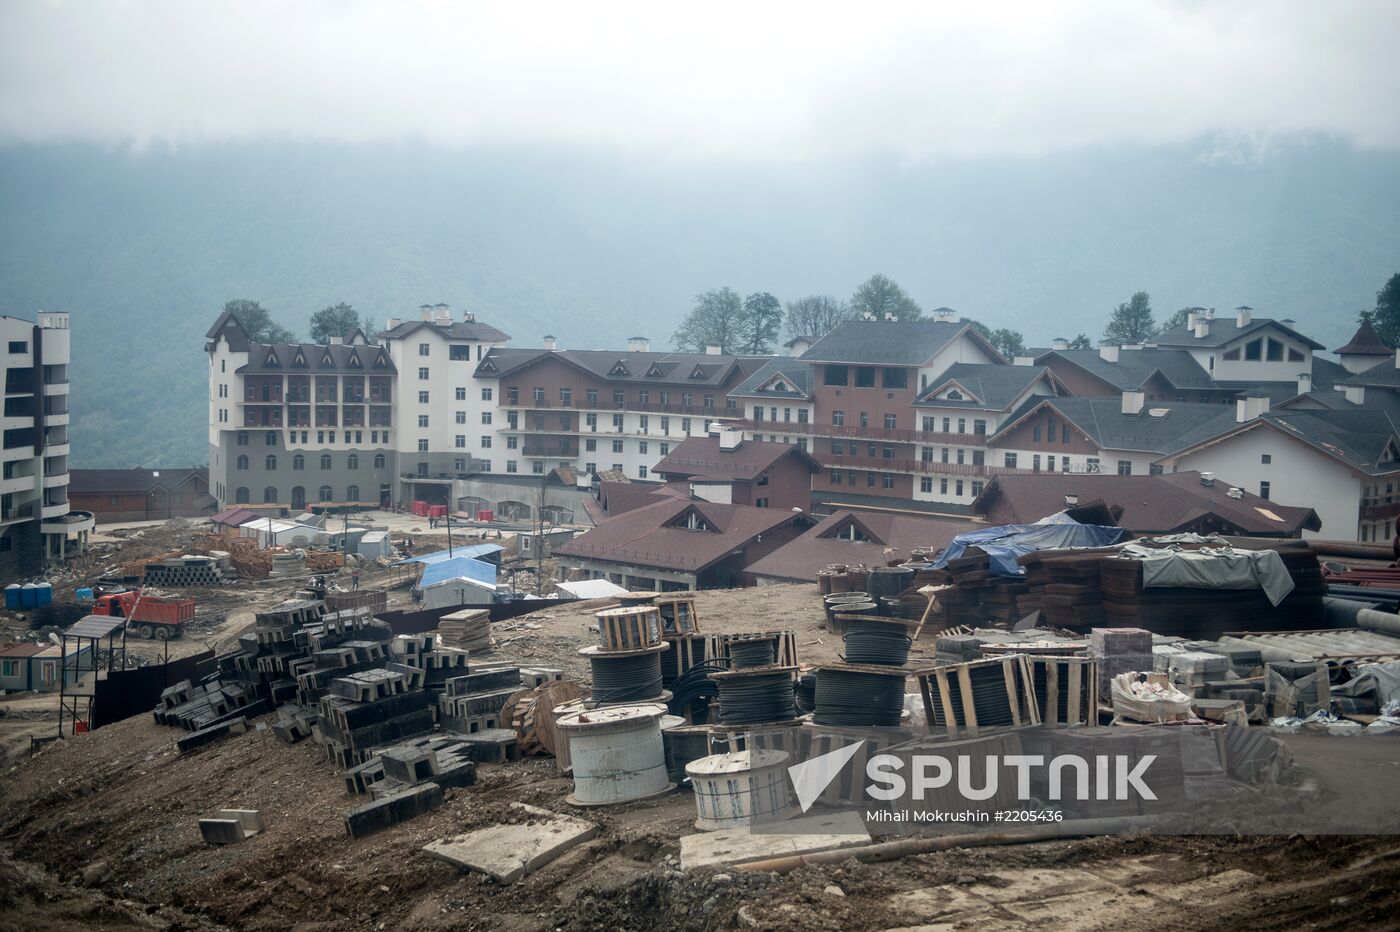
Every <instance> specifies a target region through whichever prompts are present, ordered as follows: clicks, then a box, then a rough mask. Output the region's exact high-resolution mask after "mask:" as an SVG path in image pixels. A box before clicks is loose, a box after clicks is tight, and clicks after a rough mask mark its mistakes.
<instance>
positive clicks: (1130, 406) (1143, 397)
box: [1123, 391, 1147, 417]
mask: <svg viewBox="0 0 1400 932" xmlns="http://www.w3.org/2000/svg"><path fill="white" fill-rule="evenodd" d="M1146 402H1147V394H1146V393H1145V392H1133V391H1128V392H1124V393H1123V413H1124V414H1130V415H1133V416H1134V417H1136V416H1137V415H1139V414H1141V413H1142V406H1143V405H1144V404H1145V403H1146Z"/></svg>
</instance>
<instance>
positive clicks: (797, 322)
mask: <svg viewBox="0 0 1400 932" xmlns="http://www.w3.org/2000/svg"><path fill="white" fill-rule="evenodd" d="M855 316H856V315H855V312H854V311H852V310H851V306H850V305H849V304H847V303H846V302H845V301H842V300H840V299H839V298H833V297H832V296H831V295H829V294H813V295H808V296H807V297H805V298H798V299H797V300H796V301H789V302H788V306H787V335H788V337H789V338H791V337H812V338H813V339H819V338H821V337H824V336H826V335H827V334H828V333H830V332H831V331H832V330H835V329H836V326H837V324H840V323H842V322H844V321H848V320H854V319H855Z"/></svg>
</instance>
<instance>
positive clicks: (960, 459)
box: [958, 447, 966, 466]
mask: <svg viewBox="0 0 1400 932" xmlns="http://www.w3.org/2000/svg"><path fill="white" fill-rule="evenodd" d="M965 452H966V451H964V450H963V448H962V447H958V465H959V466H961V465H962V464H963V455H964V453H965Z"/></svg>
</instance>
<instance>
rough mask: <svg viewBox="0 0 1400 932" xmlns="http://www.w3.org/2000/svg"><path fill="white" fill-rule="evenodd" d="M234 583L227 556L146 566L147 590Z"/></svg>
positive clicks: (198, 557) (184, 558)
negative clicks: (159, 587)
mask: <svg viewBox="0 0 1400 932" xmlns="http://www.w3.org/2000/svg"><path fill="white" fill-rule="evenodd" d="M234 579H237V574H236V573H235V572H234V570H233V564H232V563H231V562H230V560H229V555H228V554H227V553H221V554H218V555H211V556H181V557H174V558H171V559H168V560H161V561H160V562H159V563H147V564H146V572H145V580H146V585H148V586H161V587H168V588H175V589H185V588H189V587H192V586H219V585H222V584H223V583H225V582H231V581H233V580H234Z"/></svg>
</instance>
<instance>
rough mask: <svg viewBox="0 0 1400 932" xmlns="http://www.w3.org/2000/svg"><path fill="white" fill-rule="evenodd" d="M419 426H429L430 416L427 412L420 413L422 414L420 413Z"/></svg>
mask: <svg viewBox="0 0 1400 932" xmlns="http://www.w3.org/2000/svg"><path fill="white" fill-rule="evenodd" d="M418 426H419V427H427V426H428V416H427V415H426V414H420V415H418Z"/></svg>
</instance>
